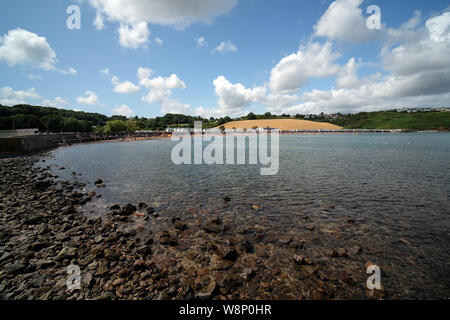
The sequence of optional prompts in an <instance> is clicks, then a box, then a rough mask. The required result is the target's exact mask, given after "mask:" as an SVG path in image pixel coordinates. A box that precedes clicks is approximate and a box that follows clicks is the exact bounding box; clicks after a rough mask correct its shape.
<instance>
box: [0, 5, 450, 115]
mask: <svg viewBox="0 0 450 320" xmlns="http://www.w3.org/2000/svg"><path fill="white" fill-rule="evenodd" d="M184 1H185V2H183V1H182V0H171V1H169V0H166V1H162V0H149V1H143V0H130V1H117V5H115V6H112V5H108V4H107V1H106V2H105V0H89V1H88V0H85V1H68V0H67V1H65V0H57V1H55V0H39V1H29V0H15V1H2V2H0V12H1V19H0V36H1V37H2V38H1V39H0V103H1V104H4V105H12V104H16V103H30V104H38V105H48V106H56V107H61V108H66V109H76V110H83V111H89V112H99V113H103V114H108V115H111V114H124V115H127V116H132V115H138V116H145V117H154V116H157V115H161V114H164V113H166V112H180V113H186V114H192V115H196V114H197V115H201V116H208V117H209V116H224V115H230V116H238V115H242V114H246V113H248V112H250V111H253V112H257V113H264V112H266V111H270V112H274V113H291V114H296V113H307V114H308V113H320V112H327V113H333V112H357V111H361V110H376V109H385V108H389V107H391V106H392V107H399V106H411V107H415V106H425V105H426V106H435V105H440V106H449V104H448V101H449V91H450V89H448V88H450V83H449V81H450V72H449V66H450V61H448V59H449V58H448V57H449V56H450V49H449V48H450V37H449V32H450V27H449V26H450V13H449V6H448V2H447V1H441V0H435V1H406V0H405V1H387V0H378V1H375V0H374V1H362V0H338V1H336V2H334V1H301V0H296V1H295V0H281V1H258V0H240V1H238V0H217V1H213V2H210V3H209V4H206V2H208V1H206V0H184ZM105 3H106V4H105ZM121 3H122V4H121ZM145 3H150V4H151V5H148V6H147V5H145ZM73 4H75V5H77V6H79V8H80V12H81V29H80V30H69V29H68V28H67V27H66V20H67V18H68V17H69V14H67V13H66V9H67V7H68V6H70V5H73ZM152 4H154V6H153V5H152ZM373 4H375V5H377V6H378V7H379V8H380V9H381V23H382V29H381V30H369V29H368V28H367V26H366V23H365V22H366V19H367V18H368V17H369V16H370V14H367V13H366V9H367V7H369V6H370V5H373ZM121 6H123V7H121ZM154 8H158V10H161V12H155V9H154ZM180 8H183V9H180ZM419 12H420V13H419ZM97 15H99V16H100V17H102V20H103V28H96V27H95V26H94V25H93V21H94V19H95V18H96V16H97ZM405 24H406V25H405ZM120 29H122V31H124V30H125V31H124V32H123V34H121V33H120V31H119V30H120ZM127 30H128V31H130V30H132V32H126V31H127ZM42 37H44V38H45V39H43V38H42ZM199 38H204V43H205V45H203V46H201V45H200V44H199V41H198V39H199ZM157 39H158V40H157ZM159 40H161V41H159ZM158 42H159V43H158ZM221 44H222V46H220V45H221ZM218 48H222V49H223V50H222V51H220V50H219V49H218ZM227 48H228V49H230V48H231V50H228V51H227ZM408 53H410V54H408ZM52 54H56V57H55V56H52ZM286 57H289V58H286ZM425 57H427V58H425ZM351 59H353V64H352V62H351ZM430 61H431V62H430ZM139 68H141V70H142V71H144V70H149V69H151V70H152V72H147V73H142V74H145V77H144V76H142V77H141V79H138V76H137V72H138V69H139ZM101 70H104V71H105V70H108V72H106V71H105V72H104V73H101ZM171 75H174V76H172V77H171ZM113 77H117V78H118V79H117V78H113ZM169 77H171V78H169ZM428 79H430V81H428ZM437 80H439V81H440V82H439V83H437V84H434V83H435V82H436V81H437ZM124 82H127V83H124ZM424 82H425V83H430V85H428V86H425V85H424V84H423V83H424ZM118 85H122V86H121V88H122V89H121V90H116V91H120V93H118V92H115V91H114V90H115V89H118V88H117V86H118ZM437 87H439V88H437ZM440 87H442V88H440ZM446 88H447V89H446ZM144 97H147V98H146V99H143V98H144ZM443 104H446V105H443Z"/></svg>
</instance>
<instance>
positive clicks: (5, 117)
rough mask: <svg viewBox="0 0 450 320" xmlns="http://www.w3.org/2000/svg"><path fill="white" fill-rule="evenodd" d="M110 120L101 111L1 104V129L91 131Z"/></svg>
mask: <svg viewBox="0 0 450 320" xmlns="http://www.w3.org/2000/svg"><path fill="white" fill-rule="evenodd" d="M108 120H109V118H108V117H107V116H105V115H102V114H99V113H87V112H79V111H73V110H63V109H56V108H48V107H39V106H30V105H16V106H13V107H5V106H2V105H0V130H13V129H31V128H33V129H34V128H37V129H39V130H40V131H42V132H91V131H93V127H95V126H105V125H106V122H107V121H108Z"/></svg>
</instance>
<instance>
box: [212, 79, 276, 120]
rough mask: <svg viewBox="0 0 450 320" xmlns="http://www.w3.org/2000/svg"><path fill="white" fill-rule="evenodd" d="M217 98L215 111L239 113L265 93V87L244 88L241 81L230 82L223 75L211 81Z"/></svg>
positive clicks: (227, 113)
mask: <svg viewBox="0 0 450 320" xmlns="http://www.w3.org/2000/svg"><path fill="white" fill-rule="evenodd" d="M213 84H214V87H215V92H216V95H217V96H218V97H219V99H218V103H217V104H218V107H219V109H218V110H217V113H219V114H222V115H240V114H242V113H243V112H244V109H245V108H246V107H247V106H248V105H249V104H250V103H252V102H257V101H259V100H261V99H263V97H264V96H265V95H266V91H267V90H266V88H264V87H254V88H253V89H247V88H245V87H244V86H243V85H242V84H241V83H237V84H232V83H231V82H230V81H228V80H227V79H226V78H225V77H224V76H219V77H217V79H215V80H214V81H213Z"/></svg>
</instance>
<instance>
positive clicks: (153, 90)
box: [137, 67, 192, 114]
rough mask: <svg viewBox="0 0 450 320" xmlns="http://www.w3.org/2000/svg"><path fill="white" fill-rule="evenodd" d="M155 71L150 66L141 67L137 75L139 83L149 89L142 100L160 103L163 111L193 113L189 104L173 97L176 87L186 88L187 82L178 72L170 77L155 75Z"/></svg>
mask: <svg viewBox="0 0 450 320" xmlns="http://www.w3.org/2000/svg"><path fill="white" fill-rule="evenodd" d="M153 73H154V71H153V70H151V69H149V68H142V67H141V68H139V69H138V71H137V77H138V79H139V84H140V85H141V86H143V87H145V88H147V89H148V93H147V95H145V96H144V97H142V101H145V102H147V103H160V104H161V113H163V114H165V113H183V114H187V113H191V112H192V108H191V106H190V105H189V104H184V103H182V102H180V101H178V100H176V99H173V98H172V95H173V90H174V89H186V83H185V82H184V81H183V80H181V79H180V78H179V77H178V76H177V75H176V74H171V75H170V76H169V77H161V76H159V77H154V78H152V75H153Z"/></svg>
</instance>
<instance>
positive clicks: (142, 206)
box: [138, 202, 147, 209]
mask: <svg viewBox="0 0 450 320" xmlns="http://www.w3.org/2000/svg"><path fill="white" fill-rule="evenodd" d="M145 207H147V204H146V203H145V202H139V204H138V208H139V209H143V208H145Z"/></svg>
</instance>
